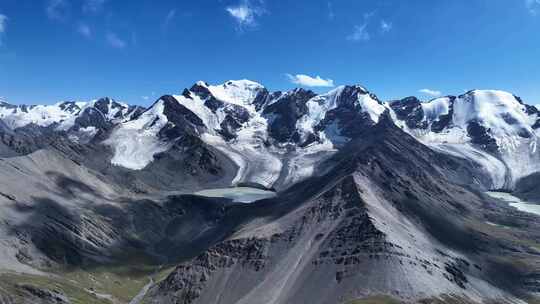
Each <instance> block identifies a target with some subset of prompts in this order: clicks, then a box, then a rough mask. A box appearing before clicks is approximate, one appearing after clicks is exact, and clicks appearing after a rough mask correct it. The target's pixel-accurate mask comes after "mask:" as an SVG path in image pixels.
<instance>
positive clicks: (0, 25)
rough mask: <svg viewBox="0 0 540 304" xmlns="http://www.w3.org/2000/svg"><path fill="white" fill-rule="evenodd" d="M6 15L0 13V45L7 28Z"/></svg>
mask: <svg viewBox="0 0 540 304" xmlns="http://www.w3.org/2000/svg"><path fill="white" fill-rule="evenodd" d="M7 21H8V17H7V16H6V15H3V14H0V46H2V37H3V36H4V33H5V32H6V29H7Z"/></svg>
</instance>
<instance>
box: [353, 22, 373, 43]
mask: <svg viewBox="0 0 540 304" xmlns="http://www.w3.org/2000/svg"><path fill="white" fill-rule="evenodd" d="M369 39H371V35H370V34H369V32H368V31H367V23H364V24H362V25H355V26H354V31H353V32H352V33H351V34H350V35H349V36H347V40H350V41H368V40H369Z"/></svg>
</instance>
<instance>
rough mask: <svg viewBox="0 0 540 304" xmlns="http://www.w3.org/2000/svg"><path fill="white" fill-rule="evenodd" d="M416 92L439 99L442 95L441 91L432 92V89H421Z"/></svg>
mask: <svg viewBox="0 0 540 304" xmlns="http://www.w3.org/2000/svg"><path fill="white" fill-rule="evenodd" d="M418 92H420V93H422V94H425V95H428V96H432V97H439V96H441V95H442V93H441V91H437V90H432V89H421V90H418Z"/></svg>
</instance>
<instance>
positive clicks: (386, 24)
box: [381, 20, 392, 33]
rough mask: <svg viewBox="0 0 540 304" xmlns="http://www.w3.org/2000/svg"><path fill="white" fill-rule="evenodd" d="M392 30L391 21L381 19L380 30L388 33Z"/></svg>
mask: <svg viewBox="0 0 540 304" xmlns="http://www.w3.org/2000/svg"><path fill="white" fill-rule="evenodd" d="M391 30H392V23H391V22H387V21H385V20H381V32H383V33H388V32H390V31H391Z"/></svg>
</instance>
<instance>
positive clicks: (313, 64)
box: [0, 0, 540, 105]
mask: <svg viewBox="0 0 540 304" xmlns="http://www.w3.org/2000/svg"><path fill="white" fill-rule="evenodd" d="M539 34H540V0H452V1H450V0H431V1H425V0H377V1H373V0H371V1H367V0H366V1H362V0H330V1H322V0H321V1H319V0H287V1H286V0H264V1H263V0H198V1H180V0H176V1H173V0H160V1H153V0H0V96H2V97H3V98H4V99H6V100H7V101H10V102H13V103H53V102H57V101H60V100H88V99H93V98H96V97H100V96H111V97H113V98H117V99H120V100H123V101H126V102H129V103H133V104H143V105H147V104H150V103H151V102H152V101H153V100H155V99H156V98H157V97H159V95H163V94H167V93H169V94H170V93H178V92H181V91H182V89H183V88H184V87H189V86H191V85H192V84H193V83H194V82H195V81H197V80H205V81H207V82H209V83H222V82H224V81H226V80H228V79H242V78H247V79H251V80H255V81H258V82H260V83H262V84H264V85H265V86H266V87H268V88H269V89H270V90H287V89H290V88H293V87H295V86H299V85H303V86H306V87H310V86H311V88H312V89H314V90H315V91H317V92H323V91H327V90H329V89H330V87H331V86H332V85H334V86H336V85H341V84H357V83H358V84H362V85H364V86H366V87H367V88H368V89H370V90H371V91H372V92H374V93H375V94H377V95H378V96H379V97H380V98H381V99H385V100H387V99H392V98H397V97H404V96H409V95H417V96H420V97H422V98H423V99H429V98H431V96H435V95H438V94H443V95H446V94H454V95H455V94H460V93H462V92H464V91H466V90H469V89H474V88H482V89H502V90H507V91H511V92H513V93H515V94H517V95H520V96H522V97H523V98H524V100H525V101H527V102H528V103H530V104H540V35H539Z"/></svg>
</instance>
